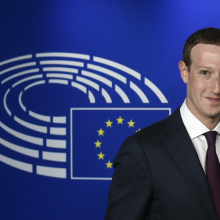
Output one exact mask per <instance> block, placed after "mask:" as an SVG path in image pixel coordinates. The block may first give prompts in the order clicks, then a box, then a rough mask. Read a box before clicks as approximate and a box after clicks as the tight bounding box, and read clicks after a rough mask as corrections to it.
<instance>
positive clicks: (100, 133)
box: [98, 128, 105, 136]
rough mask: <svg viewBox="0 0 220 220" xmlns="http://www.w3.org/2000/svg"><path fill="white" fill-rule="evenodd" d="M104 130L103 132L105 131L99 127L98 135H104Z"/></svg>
mask: <svg viewBox="0 0 220 220" xmlns="http://www.w3.org/2000/svg"><path fill="white" fill-rule="evenodd" d="M104 132H105V131H103V130H102V129H101V128H100V130H98V133H99V136H100V135H102V136H104Z"/></svg>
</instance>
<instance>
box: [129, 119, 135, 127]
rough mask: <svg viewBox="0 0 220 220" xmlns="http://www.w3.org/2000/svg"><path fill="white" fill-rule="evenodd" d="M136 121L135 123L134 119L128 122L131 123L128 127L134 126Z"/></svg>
mask: <svg viewBox="0 0 220 220" xmlns="http://www.w3.org/2000/svg"><path fill="white" fill-rule="evenodd" d="M134 123H135V122H134V121H132V120H130V121H129V122H128V124H129V126H128V127H129V128H130V127H134Z"/></svg>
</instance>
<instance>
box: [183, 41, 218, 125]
mask: <svg viewBox="0 0 220 220" xmlns="http://www.w3.org/2000/svg"><path fill="white" fill-rule="evenodd" d="M191 60H192V64H191V68H190V72H188V70H187V67H186V66H185V63H184V62H183V61H180V63H179V68H180V72H181V76H182V79H183V81H184V82H185V83H187V100H186V104H187V107H188V108H189V110H190V111H191V112H192V113H193V114H194V115H195V116H196V117H197V118H198V119H199V120H200V121H201V122H203V123H204V122H205V121H207V120H208V121H215V122H218V121H219V118H220V46H217V45H210V44H197V45H196V46H195V47H193V48H192V51H191ZM204 124H206V123H204Z"/></svg>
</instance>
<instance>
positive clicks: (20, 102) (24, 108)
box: [18, 91, 26, 112]
mask: <svg viewBox="0 0 220 220" xmlns="http://www.w3.org/2000/svg"><path fill="white" fill-rule="evenodd" d="M22 95H23V92H22V91H21V92H20V94H19V98H18V102H19V105H20V106H21V108H22V109H23V110H24V111H25V112H26V107H25V106H24V105H23V103H22V100H21V97H22Z"/></svg>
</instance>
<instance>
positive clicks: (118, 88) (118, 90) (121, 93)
mask: <svg viewBox="0 0 220 220" xmlns="http://www.w3.org/2000/svg"><path fill="white" fill-rule="evenodd" d="M115 91H116V92H117V93H118V94H119V95H120V96H121V98H122V100H123V101H124V103H130V100H129V98H128V96H127V95H126V94H125V92H124V91H123V90H122V89H121V88H120V87H119V86H117V85H115Z"/></svg>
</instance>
